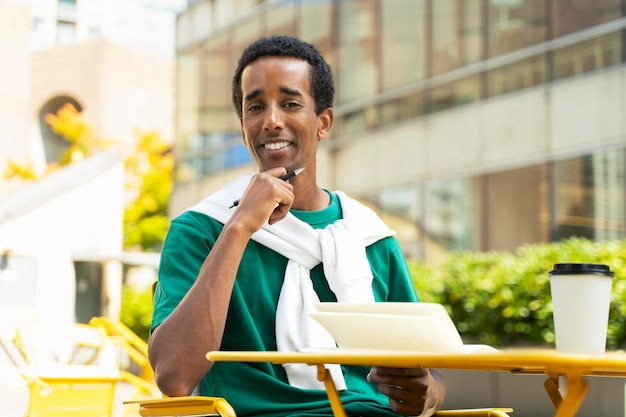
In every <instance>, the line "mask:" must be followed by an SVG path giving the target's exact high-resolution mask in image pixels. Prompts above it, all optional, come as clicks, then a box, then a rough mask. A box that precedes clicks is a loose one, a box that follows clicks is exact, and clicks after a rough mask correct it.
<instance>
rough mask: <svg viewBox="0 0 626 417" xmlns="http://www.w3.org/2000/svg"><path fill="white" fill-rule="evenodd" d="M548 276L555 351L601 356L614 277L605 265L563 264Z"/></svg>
mask: <svg viewBox="0 0 626 417" xmlns="http://www.w3.org/2000/svg"><path fill="white" fill-rule="evenodd" d="M548 275H549V277H550V292H551V293H552V309H553V314H554V333H555V337H556V349H557V350H558V351H560V352H570V353H586V354H603V353H604V352H605V350H606V332H607V327H608V323H609V306H610V303H611V289H612V284H613V277H614V273H613V272H611V270H610V269H609V267H608V266H607V265H600V264H577V263H563V264H555V265H554V267H553V269H552V270H551V271H550V272H549V273H548Z"/></svg>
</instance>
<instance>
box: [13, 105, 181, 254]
mask: <svg viewBox="0 0 626 417" xmlns="http://www.w3.org/2000/svg"><path fill="white" fill-rule="evenodd" d="M45 121H46V122H47V123H48V124H49V125H50V127H51V128H52V130H53V131H54V132H55V133H57V134H59V135H60V136H61V137H62V138H63V139H65V140H66V141H67V142H68V147H67V149H66V150H65V151H64V152H63V154H62V156H61V158H60V160H59V161H58V163H55V164H50V165H49V166H48V167H47V169H46V172H45V173H44V175H47V174H48V173H50V172H52V171H54V170H55V169H58V167H61V166H65V165H68V164H71V163H74V162H78V161H80V160H82V159H85V158H87V157H89V156H90V155H93V154H95V153H97V152H100V151H102V150H104V149H106V148H109V147H110V146H113V145H115V144H117V142H116V141H113V140H104V139H102V138H100V137H99V136H98V135H97V134H96V133H94V131H93V129H92V128H91V127H90V126H89V124H88V123H87V121H86V120H85V119H84V117H83V115H82V114H81V113H80V112H79V111H78V110H76V108H75V107H74V106H72V104H70V103H68V104H66V105H64V106H63V107H61V108H60V109H59V111H58V112H57V113H56V114H48V115H46V117H45ZM135 134H136V135H137V142H136V147H135V150H134V152H133V153H132V154H131V155H129V156H127V157H126V158H125V161H124V165H125V170H126V173H125V174H126V178H125V181H126V184H125V187H126V202H125V208H124V249H126V250H141V251H155V250H158V249H159V248H160V245H161V243H162V242H163V240H164V238H165V234H166V232H167V228H168V226H169V221H168V218H167V204H168V199H169V195H170V193H171V191H172V173H173V168H174V157H173V155H172V154H171V152H170V149H169V146H168V145H167V144H166V143H165V142H164V141H163V140H162V139H161V137H160V135H159V134H158V133H156V132H147V133H143V132H138V131H137V132H135ZM4 176H5V178H21V179H30V180H34V179H37V175H36V174H35V171H34V169H33V166H32V164H31V163H26V164H24V165H20V164H18V163H15V162H14V161H9V164H8V168H7V171H6V172H5V174H4Z"/></svg>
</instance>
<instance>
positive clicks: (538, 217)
mask: <svg viewBox="0 0 626 417" xmlns="http://www.w3.org/2000/svg"><path fill="white" fill-rule="evenodd" d="M548 190H549V188H548V168H547V166H546V165H539V166H533V167H529V168H523V169H517V170H511V171H505V172H499V173H495V174H490V175H487V176H486V213H485V219H484V221H485V222H486V226H487V227H486V230H487V242H486V246H487V247H488V248H489V249H490V250H505V251H514V250H515V248H517V247H518V246H520V245H523V244H526V243H534V242H545V241H547V240H548V239H549V236H548V233H547V231H548V210H549V203H548V202H549V199H548Z"/></svg>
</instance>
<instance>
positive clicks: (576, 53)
mask: <svg viewBox="0 0 626 417" xmlns="http://www.w3.org/2000/svg"><path fill="white" fill-rule="evenodd" d="M622 53H623V39H622V34H621V32H616V33H612V34H610V35H607V36H603V37H601V38H597V39H593V40H590V41H588V42H583V43H580V44H578V45H574V46H570V47H568V48H563V49H561V50H558V51H556V52H555V53H554V78H555V79H560V78H567V77H573V76H575V75H579V74H583V73H585V72H589V71H594V70H597V69H600V68H605V67H609V66H612V65H615V64H619V63H620V62H621V61H622Z"/></svg>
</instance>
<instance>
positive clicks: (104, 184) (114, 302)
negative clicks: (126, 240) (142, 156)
mask: <svg viewBox="0 0 626 417" xmlns="http://www.w3.org/2000/svg"><path fill="white" fill-rule="evenodd" d="M123 197H124V167H123V163H122V159H121V152H119V150H118V151H109V152H107V153H103V154H100V155H98V156H94V157H92V158H90V159H89V160H86V161H82V162H81V163H77V164H74V165H72V166H70V167H67V168H64V169H63V170H61V171H58V172H56V173H53V174H50V175H49V176H48V177H46V178H44V179H42V180H40V181H38V182H36V183H32V184H31V185H30V186H28V187H23V188H21V189H20V191H19V192H15V193H13V194H12V195H11V196H10V197H9V198H5V199H2V200H0V254H2V253H5V252H8V253H9V254H10V255H11V256H19V257H24V258H28V259H31V260H33V262H35V263H36V268H35V274H36V276H35V278H34V280H35V291H36V295H35V301H34V303H33V304H34V309H33V310H35V311H32V312H31V313H33V314H34V315H35V316H36V317H38V318H40V319H41V321H43V322H50V323H73V322H74V307H75V303H74V294H75V287H74V286H75V277H74V267H73V263H72V260H73V259H81V258H82V257H84V256H85V254H89V255H90V256H92V257H100V258H102V259H116V257H119V255H120V254H121V252H122V233H123V222H122V219H123ZM10 270H11V265H10V264H9V269H8V270H4V271H2V275H0V278H1V279H5V278H7V279H8V280H5V281H6V282H2V284H7V285H8V284H10V281H11V280H10V279H19V278H20V277H19V276H10V275H9V274H8V272H10ZM121 272H122V271H121V264H119V262H115V261H114V264H112V265H107V274H108V276H105V280H106V282H105V287H106V291H107V293H106V294H105V295H104V296H105V297H104V298H105V299H106V300H107V306H106V312H107V313H109V314H110V315H111V316H112V317H117V316H118V313H119V304H120V300H119V298H120V297H119V294H120V287H121V280H122V276H121ZM9 278H10V279H9ZM22 278H23V279H27V278H28V279H31V277H22ZM6 288H8V287H5V290H6ZM0 310H2V306H0Z"/></svg>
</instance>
